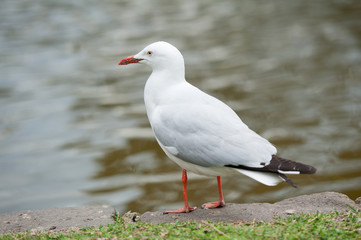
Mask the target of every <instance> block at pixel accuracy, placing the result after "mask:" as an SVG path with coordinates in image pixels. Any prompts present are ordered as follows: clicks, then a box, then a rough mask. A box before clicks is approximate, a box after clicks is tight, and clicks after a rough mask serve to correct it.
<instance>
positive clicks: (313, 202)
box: [0, 192, 361, 234]
mask: <svg viewBox="0 0 361 240" xmlns="http://www.w3.org/2000/svg"><path fill="white" fill-rule="evenodd" d="M334 210H336V211H338V212H345V211H347V210H361V197H359V198H357V199H356V201H353V200H351V199H350V198H349V197H348V196H346V195H345V194H342V193H337V192H322V193H314V194H310V195H301V196H298V197H293V198H288V199H285V200H282V201H279V202H276V203H273V204H270V203H249V204H234V203H227V205H226V206H225V207H223V208H216V209H207V210H205V209H197V210H195V211H193V212H191V213H188V214H184V213H183V214H163V213H162V212H146V213H144V214H142V215H139V214H138V213H132V212H128V213H126V214H124V215H123V217H122V218H123V220H124V221H126V222H136V221H139V220H140V221H143V222H149V223H154V224H159V223H163V222H176V221H199V222H200V221H204V220H205V221H213V222H217V221H223V222H245V221H246V222H250V221H272V219H273V218H275V217H288V216H291V215H292V214H300V213H316V212H330V211H334ZM114 214H115V210H114V208H112V207H111V206H90V207H71V208H53V209H42V210H27V211H20V212H13V213H4V214H0V234H7V233H16V232H25V231H28V230H30V231H47V232H59V231H62V232H64V231H65V232H66V231H70V230H76V229H81V228H85V227H99V226H101V225H102V226H106V225H107V224H111V223H114V219H113V217H114Z"/></svg>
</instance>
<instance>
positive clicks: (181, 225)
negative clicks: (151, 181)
mask: <svg viewBox="0 0 361 240" xmlns="http://www.w3.org/2000/svg"><path fill="white" fill-rule="evenodd" d="M115 221H116V223H115V224H110V225H108V226H107V227H99V228H87V229H78V230H72V231H70V232H65V233H47V232H27V233H22V234H9V235H2V236H0V239H361V212H360V211H348V212H345V213H338V212H336V211H335V212H332V213H327V214H326V213H316V214H311V215H310V214H301V215H298V216H291V217H289V218H286V219H281V218H276V219H275V220H274V221H273V222H271V223H268V222H241V223H237V224H235V223H211V222H206V221H203V222H201V223H197V222H177V223H164V224H159V225H154V224H148V223H143V222H137V223H125V222H124V221H123V220H122V219H121V217H119V216H115Z"/></svg>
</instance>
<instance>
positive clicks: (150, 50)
mask: <svg viewBox="0 0 361 240" xmlns="http://www.w3.org/2000/svg"><path fill="white" fill-rule="evenodd" d="M131 63H144V64H147V65H149V66H150V67H151V68H152V69H153V71H164V70H170V71H173V72H175V71H183V72H184V59H183V56H182V54H181V53H180V52H179V50H178V49H177V48H176V47H174V46H173V45H171V44H169V43H167V42H163V41H160V42H155V43H152V44H150V45H148V46H146V47H145V48H144V49H143V50H142V51H140V52H139V53H137V54H136V55H134V56H129V57H126V58H124V59H122V60H121V61H120V62H119V65H128V64H131Z"/></svg>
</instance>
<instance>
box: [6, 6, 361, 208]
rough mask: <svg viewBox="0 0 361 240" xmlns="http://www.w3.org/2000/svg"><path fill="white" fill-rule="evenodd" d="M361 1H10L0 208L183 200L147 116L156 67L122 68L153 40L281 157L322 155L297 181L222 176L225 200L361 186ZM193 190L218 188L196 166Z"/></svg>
mask: <svg viewBox="0 0 361 240" xmlns="http://www.w3.org/2000/svg"><path fill="white" fill-rule="evenodd" d="M360 10H361V4H360V3H359V2H358V1H331V2H330V1H317V2H314V1H302V2H298V1H288V2H284V1H272V2H267V3H264V2H262V3H261V2H257V1H227V2H219V1H211V2H210V1H172V2H169V1H165V0H160V1H157V2H154V1H152V2H144V1H140V0H135V1H121V2H118V1H111V0H109V1H101V2H99V1H91V2H89V1H85V0H80V1H77V2H73V1H61V2H57V1H45V0H38V1H26V0H24V1H2V7H1V8H0V49H1V51H0V57H1V62H0V112H1V114H0V212H7V211H14V210H20V209H29V208H43V207H64V206H74V205H83V204H95V203H101V204H103V203H106V204H111V205H113V206H115V207H116V208H119V209H120V210H124V211H126V210H133V211H140V212H143V211H148V210H154V209H171V208H175V207H179V206H181V205H182V191H181V190H182V185H181V182H180V175H181V172H180V169H179V167H178V166H176V165H175V164H174V163H172V162H171V161H170V160H169V159H167V158H166V156H165V155H164V153H163V152H162V151H161V149H160V148H159V147H158V145H157V143H156V141H155V140H154V138H153V137H152V132H151V130H150V128H149V123H148V120H147V118H146V115H145V108H144V103H143V87H144V84H145V80H146V78H147V77H148V75H149V72H150V70H149V69H147V68H145V67H144V66H129V67H126V68H125V67H123V68H120V67H118V66H117V65H116V64H117V62H118V61H119V60H120V59H121V58H122V57H125V56H128V55H130V54H134V53H137V52H138V51H139V50H141V49H142V48H143V47H144V46H146V45H148V44H149V43H151V42H153V41H157V40H166V41H169V42H171V43H173V44H174V45H176V46H177V47H178V48H179V49H180V50H181V51H182V53H183V55H184V57H185V60H186V77H187V79H188V81H190V82H191V83H192V84H194V85H196V86H198V87H200V88H201V89H202V90H204V91H206V92H208V93H211V94H212V95H214V96H216V97H218V98H220V99H222V100H223V101H225V102H227V103H228V104H229V105H230V106H231V107H232V108H233V109H235V110H236V112H237V113H238V114H239V115H240V116H241V117H242V119H243V121H244V122H246V123H247V124H248V125H249V127H250V128H252V129H254V130H256V131H257V132H258V133H261V134H262V135H263V136H265V137H267V138H268V139H270V140H271V141H272V142H273V143H274V144H275V145H276V146H277V147H278V149H279V153H280V155H281V156H283V157H286V158H290V159H294V160H298V161H303V162H305V163H309V164H311V165H314V166H316V167H317V168H318V169H319V171H318V174H317V175H314V176H293V177H292V179H293V180H294V181H295V183H296V184H297V185H298V186H299V189H297V190H295V189H292V188H289V187H288V186H286V184H281V185H279V186H277V187H273V188H271V187H267V186H263V185H261V184H259V183H257V182H254V181H253V180H251V179H248V178H246V177H239V179H227V178H225V179H224V180H223V183H224V194H225V198H226V200H227V201H228V202H257V201H268V202H272V201H276V200H280V199H283V198H285V197H290V196H296V195H299V194H307V193H312V192H319V191H340V192H343V193H346V194H348V195H349V196H350V197H351V198H356V197H358V196H360V195H361V188H360V184H359V183H360V182H361V181H360V180H361V173H360V171H359V169H360V167H361V105H360V102H361V81H360V77H361V69H360V67H359V66H360V64H361V49H360V46H361V44H360V42H361V33H360V31H359V27H360V25H361V19H360V17H359V13H360ZM189 198H190V201H191V203H192V205H200V204H202V203H204V202H207V201H212V200H214V199H216V198H217V191H216V181H215V179H209V178H204V177H199V176H196V175H191V176H190V177H189Z"/></svg>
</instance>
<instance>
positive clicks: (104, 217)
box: [0, 206, 114, 234]
mask: <svg viewBox="0 0 361 240" xmlns="http://www.w3.org/2000/svg"><path fill="white" fill-rule="evenodd" d="M113 215H114V209H113V208H111V207H110V206H90V207H70V208H50V209H41V210H28V211H20V212H13V213H4V214H0V234H7V233H12V232H26V231H28V230H30V231H47V232H49V231H50V232H58V231H67V230H75V229H79V228H85V227H99V226H100V225H103V226H106V225H108V224H110V223H114V220H113Z"/></svg>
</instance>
